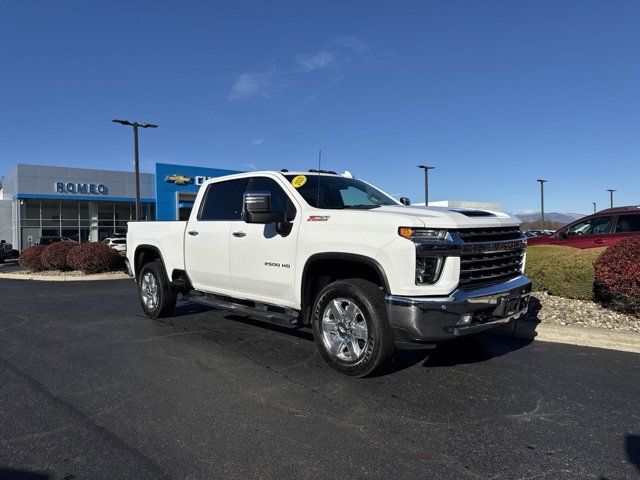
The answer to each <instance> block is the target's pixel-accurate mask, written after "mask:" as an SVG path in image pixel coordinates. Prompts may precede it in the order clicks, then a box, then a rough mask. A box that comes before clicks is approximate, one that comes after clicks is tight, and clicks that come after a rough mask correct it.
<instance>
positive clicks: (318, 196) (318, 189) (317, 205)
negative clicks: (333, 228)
mask: <svg viewBox="0 0 640 480" xmlns="http://www.w3.org/2000/svg"><path fill="white" fill-rule="evenodd" d="M321 162H322V149H320V150H318V181H317V182H316V186H317V188H316V191H317V200H316V208H320V163H321Z"/></svg>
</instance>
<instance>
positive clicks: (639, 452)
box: [624, 435, 640, 472]
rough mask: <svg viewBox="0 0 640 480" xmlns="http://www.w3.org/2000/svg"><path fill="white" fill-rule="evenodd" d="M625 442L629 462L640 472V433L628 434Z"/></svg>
mask: <svg viewBox="0 0 640 480" xmlns="http://www.w3.org/2000/svg"><path fill="white" fill-rule="evenodd" d="M624 444H625V448H626V450H627V458H628V459H629V462H631V464H632V465H633V466H634V467H636V470H638V472H640V435H627V437H626V438H625V442H624Z"/></svg>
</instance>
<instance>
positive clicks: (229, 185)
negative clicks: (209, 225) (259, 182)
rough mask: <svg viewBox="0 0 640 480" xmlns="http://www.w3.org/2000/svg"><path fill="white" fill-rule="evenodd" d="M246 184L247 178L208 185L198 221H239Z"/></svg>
mask: <svg viewBox="0 0 640 480" xmlns="http://www.w3.org/2000/svg"><path fill="white" fill-rule="evenodd" d="M248 183H249V179H248V178H239V179H238V180H229V181H226V182H220V183H212V184H211V185H209V186H208V187H207V191H206V192H205V194H204V199H203V200H202V206H201V207H200V213H199V215H198V220H205V221H210V220H240V218H241V216H242V215H241V214H242V196H243V195H244V192H245V191H246V190H247V184H248Z"/></svg>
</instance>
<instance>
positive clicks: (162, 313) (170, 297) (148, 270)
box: [138, 261, 178, 318]
mask: <svg viewBox="0 0 640 480" xmlns="http://www.w3.org/2000/svg"><path fill="white" fill-rule="evenodd" d="M138 295H139V297H140V304H141V305H142V309H143V310H144V313H145V314H146V315H147V316H148V317H151V318H159V317H168V316H170V315H171V314H172V313H173V309H174V308H175V306H176V301H177V299H178V295H177V293H176V292H174V291H173V290H172V289H171V285H170V284H169V279H168V278H167V274H166V273H165V270H164V265H162V263H161V262H158V261H155V262H150V263H147V264H146V265H145V266H144V267H142V270H141V272H140V278H139V280H138Z"/></svg>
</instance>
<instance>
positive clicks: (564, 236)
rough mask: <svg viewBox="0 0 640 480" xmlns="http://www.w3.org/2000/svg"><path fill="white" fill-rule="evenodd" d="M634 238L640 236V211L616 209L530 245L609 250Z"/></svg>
mask: <svg viewBox="0 0 640 480" xmlns="http://www.w3.org/2000/svg"><path fill="white" fill-rule="evenodd" d="M633 236H640V208H639V207H617V208H608V209H606V210H602V211H600V212H598V213H594V214H593V215H589V216H588V217H584V218H581V219H580V220H576V221H575V222H573V223H570V224H569V225H566V226H564V227H562V228H561V229H560V230H558V231H557V232H555V233H552V234H551V235H546V236H543V237H532V238H528V239H527V243H528V244H529V245H564V246H567V247H575V248H595V247H608V246H609V245H613V244H614V243H618V242H619V241H620V240H622V239H623V238H627V237H633Z"/></svg>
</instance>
